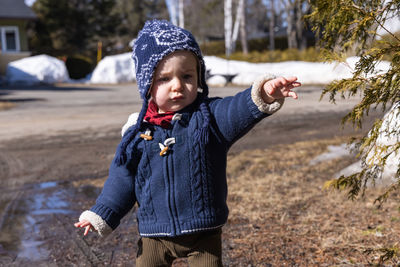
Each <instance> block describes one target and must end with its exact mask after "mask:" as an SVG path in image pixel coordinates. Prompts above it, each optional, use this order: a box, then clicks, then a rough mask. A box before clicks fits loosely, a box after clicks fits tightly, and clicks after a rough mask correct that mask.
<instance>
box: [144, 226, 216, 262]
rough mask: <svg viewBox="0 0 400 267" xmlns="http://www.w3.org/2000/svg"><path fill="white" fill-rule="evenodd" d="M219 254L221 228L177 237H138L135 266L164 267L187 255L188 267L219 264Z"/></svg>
mask: <svg viewBox="0 0 400 267" xmlns="http://www.w3.org/2000/svg"><path fill="white" fill-rule="evenodd" d="M221 254H222V245H221V229H217V230H214V231H208V232H201V233H196V234H190V235H183V236H178V237H157V238H153V237H151V238H150V237H141V238H140V239H139V241H138V254H137V258H136V266H137V267H164V266H165V267H166V266H171V264H172V262H173V261H174V260H175V259H177V258H186V257H187V259H188V262H189V266H190V267H221V266H222V259H221V258H222V257H221Z"/></svg>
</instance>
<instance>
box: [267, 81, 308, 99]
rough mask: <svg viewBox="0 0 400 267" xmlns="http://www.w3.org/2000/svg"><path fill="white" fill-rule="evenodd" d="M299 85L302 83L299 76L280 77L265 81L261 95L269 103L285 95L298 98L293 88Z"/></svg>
mask: <svg viewBox="0 0 400 267" xmlns="http://www.w3.org/2000/svg"><path fill="white" fill-rule="evenodd" d="M299 86H301V83H299V82H297V77H289V78H285V77H278V78H275V79H272V80H269V81H268V82H266V83H264V85H263V89H264V90H261V91H262V92H261V97H262V99H263V100H264V102H265V103H269V104H270V103H272V102H274V101H275V99H280V98H285V97H292V98H294V99H297V98H298V96H297V94H296V93H295V92H293V91H291V90H292V89H293V88H295V87H299Z"/></svg>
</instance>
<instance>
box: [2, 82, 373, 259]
mask: <svg viewBox="0 0 400 267" xmlns="http://www.w3.org/2000/svg"><path fill="white" fill-rule="evenodd" d="M238 90H240V89H239V88H237V87H224V88H212V89H211V90H210V92H211V95H212V96H216V95H218V96H227V95H233V94H234V93H235V92H237V91H238ZM298 93H299V100H298V101H295V100H292V99H288V100H287V101H286V103H285V105H284V107H283V108H282V110H280V111H279V112H278V113H277V114H275V115H273V116H272V117H270V118H267V119H265V120H263V121H262V122H261V123H259V124H258V125H257V126H256V127H255V128H254V129H253V130H252V131H251V132H250V133H249V134H248V135H246V136H245V137H244V138H242V139H241V140H239V141H238V142H237V143H236V144H235V145H234V146H233V147H232V149H231V152H230V153H231V155H233V154H235V153H238V152H240V151H243V150H247V149H254V148H267V147H269V146H273V145H277V144H291V143H294V142H297V141H302V140H317V139H326V138H334V137H337V136H347V135H350V134H354V133H357V132H355V131H354V130H353V128H352V127H350V126H348V127H345V128H344V129H342V127H341V125H340V120H341V118H342V117H343V116H344V115H345V114H346V112H347V111H348V110H349V109H350V108H351V107H352V106H353V105H354V104H355V103H356V102H357V99H352V100H349V101H339V102H338V103H337V105H333V104H330V103H328V101H327V97H326V98H324V99H323V100H322V101H319V98H320V94H321V87H319V86H303V88H301V89H299V90H298ZM4 100H6V101H10V102H13V103H15V104H16V106H15V107H14V108H12V109H8V110H3V111H0V126H1V127H0V234H1V235H0V266H3V265H4V266H6V265H7V266H10V265H15V266H24V265H32V262H34V263H37V264H43V265H45V266H49V265H50V266H51V265H65V264H73V265H74V264H77V265H80V266H82V265H83V266H91V265H94V266H98V265H102V264H104V262H108V263H112V264H115V265H117V264H118V263H126V262H127V261H132V258H134V255H132V254H134V252H135V246H136V243H135V242H136V239H135V238H136V236H137V235H134V234H132V233H136V229H135V224H134V223H133V221H134V220H133V219H132V217H134V213H131V214H130V215H129V216H127V218H125V219H124V222H123V223H122V224H121V227H120V228H119V230H118V234H114V235H113V236H112V237H111V238H109V239H107V240H106V241H105V242H103V241H100V240H99V239H97V238H96V237H94V235H92V236H90V237H88V238H82V237H81V236H80V235H79V233H78V232H77V231H76V230H75V229H74V228H73V226H72V223H73V222H74V221H75V220H76V219H77V217H78V216H79V214H80V212H81V211H82V209H85V208H89V207H90V206H91V204H92V203H93V201H94V200H95V198H96V196H97V194H98V193H99V190H100V189H99V187H98V185H99V183H101V182H102V181H103V179H104V177H106V175H107V171H108V165H109V163H110V161H111V159H112V157H113V153H114V150H115V147H116V146H117V144H118V142H119V139H120V128H121V126H122V125H123V124H124V122H125V121H126V119H127V117H128V115H129V114H130V113H132V112H135V111H139V109H140V106H141V101H140V99H139V95H138V93H137V90H136V85H135V84H125V85H115V86H110V85H104V86H89V85H58V86H55V87H46V86H43V87H36V88H28V89H27V88H23V87H20V88H0V101H4ZM378 116H381V114H380V112H372V113H371V116H370V117H369V118H368V120H367V121H366V122H365V127H364V129H368V128H369V126H370V124H371V122H372V121H373V120H374V118H376V117H378ZM364 132H365V130H364ZM358 133H359V132H358ZM128 233H129V235H128ZM132 236H134V237H132ZM28 262H29V264H28ZM132 264H133V263H132Z"/></svg>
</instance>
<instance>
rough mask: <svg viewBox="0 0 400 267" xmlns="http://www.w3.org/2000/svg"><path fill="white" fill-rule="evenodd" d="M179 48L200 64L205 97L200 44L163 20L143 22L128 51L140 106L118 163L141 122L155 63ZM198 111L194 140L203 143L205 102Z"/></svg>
mask: <svg viewBox="0 0 400 267" xmlns="http://www.w3.org/2000/svg"><path fill="white" fill-rule="evenodd" d="M179 50H187V51H191V52H192V53H193V54H194V55H195V56H196V58H197V59H198V62H199V66H200V68H199V70H198V71H199V85H198V86H199V87H200V88H201V89H202V92H201V93H199V97H201V98H206V97H207V96H208V86H207V84H206V79H205V72H206V68H205V64H204V60H203V56H202V54H201V51H200V47H199V45H198V44H197V42H196V40H195V38H194V37H193V35H192V34H191V33H190V32H189V31H187V30H185V29H182V28H180V27H177V26H175V25H173V24H171V23H170V22H168V21H165V20H161V21H160V20H152V21H147V22H146V23H145V25H144V27H143V29H142V30H141V31H140V32H139V34H138V37H137V39H136V40H135V43H134V45H133V54H132V58H133V61H134V63H135V71H136V81H137V84H138V89H139V93H140V97H141V98H142V99H143V104H142V109H141V111H140V113H139V116H138V120H137V123H136V124H135V125H134V126H132V127H130V128H129V129H128V130H127V131H126V133H125V134H124V137H123V138H122V140H121V143H120V145H119V148H118V150H117V155H116V158H115V159H116V162H117V164H118V165H121V164H124V163H125V162H126V148H127V146H128V145H129V143H130V142H131V141H132V140H133V139H134V138H135V136H136V134H137V133H138V131H139V129H140V127H141V124H142V122H143V118H144V116H145V114H146V111H147V108H148V102H149V98H150V89H151V85H152V82H153V76H154V72H155V70H156V67H157V65H158V63H159V62H160V61H161V60H162V59H163V58H164V57H166V56H167V55H169V54H171V53H172V52H175V51H179ZM200 110H201V112H202V114H203V125H202V127H201V129H199V130H198V131H197V132H196V133H195V135H196V136H197V138H196V139H198V140H197V141H198V142H202V143H207V142H208V128H209V116H210V113H209V108H208V105H206V104H205V103H204V102H202V103H201V104H200Z"/></svg>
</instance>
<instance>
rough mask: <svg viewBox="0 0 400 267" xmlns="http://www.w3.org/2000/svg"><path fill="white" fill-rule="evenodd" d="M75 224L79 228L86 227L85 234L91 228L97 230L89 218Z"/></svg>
mask: <svg viewBox="0 0 400 267" xmlns="http://www.w3.org/2000/svg"><path fill="white" fill-rule="evenodd" d="M74 226H75V227H77V228H85V232H84V233H83V235H87V234H88V233H89V231H90V230H95V229H94V227H93V225H92V224H91V223H90V222H89V221H87V220H82V221H81V222H77V223H75V224H74Z"/></svg>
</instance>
